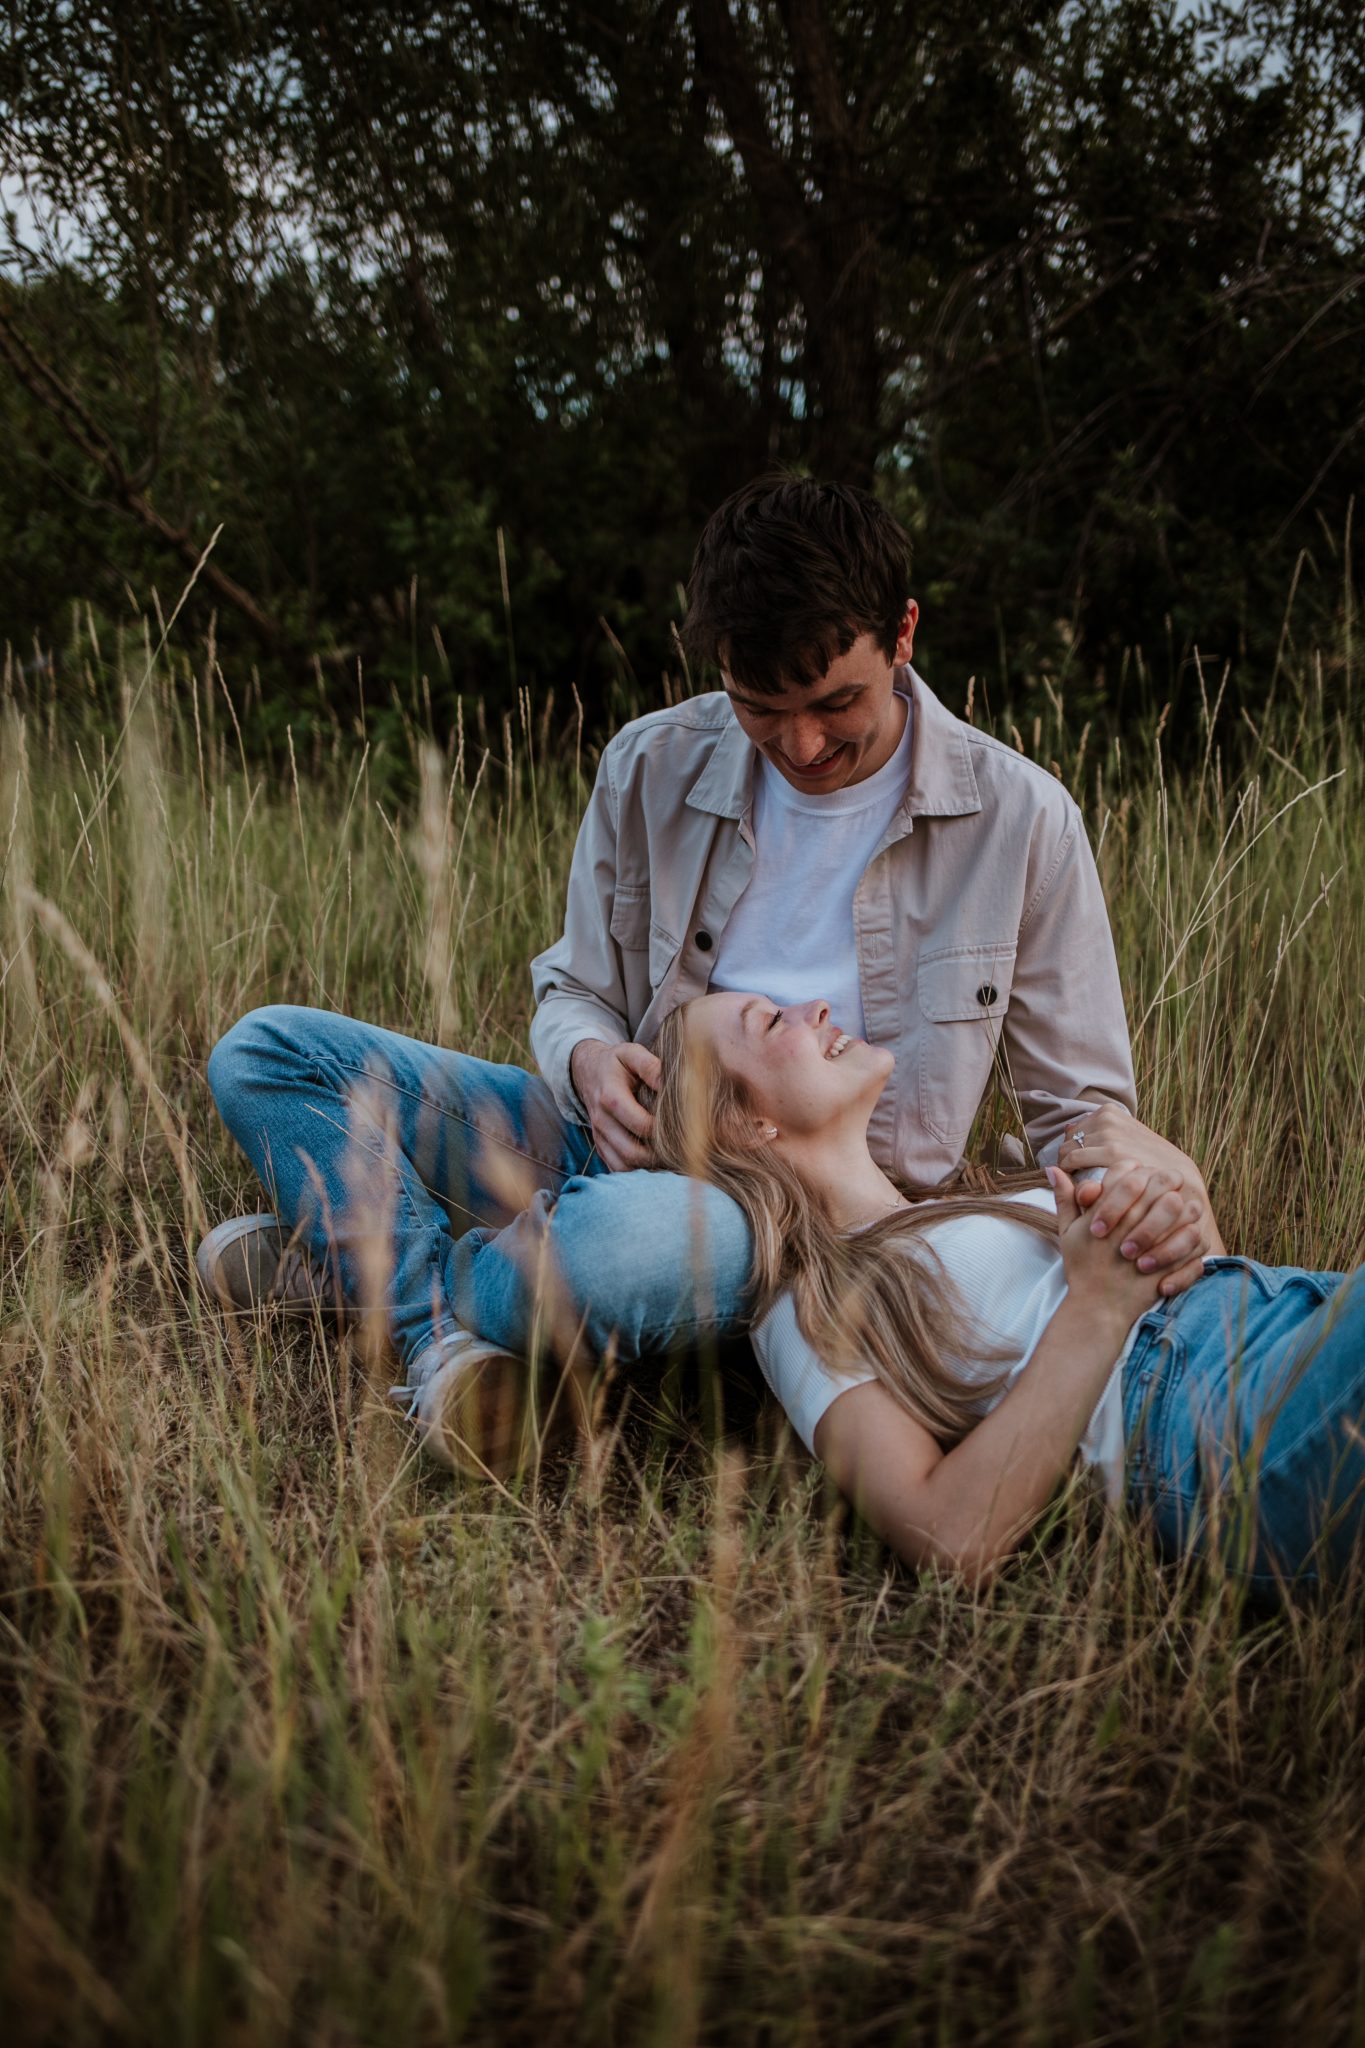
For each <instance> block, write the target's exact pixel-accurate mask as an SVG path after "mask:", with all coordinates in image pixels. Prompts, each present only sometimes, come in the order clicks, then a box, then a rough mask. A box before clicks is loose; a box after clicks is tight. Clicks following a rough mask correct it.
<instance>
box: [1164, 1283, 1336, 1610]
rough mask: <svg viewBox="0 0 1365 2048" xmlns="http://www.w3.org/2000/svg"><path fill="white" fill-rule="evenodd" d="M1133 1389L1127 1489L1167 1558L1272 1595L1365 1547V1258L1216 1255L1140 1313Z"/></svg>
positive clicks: (1310, 1580) (1329, 1572)
mask: <svg viewBox="0 0 1365 2048" xmlns="http://www.w3.org/2000/svg"><path fill="white" fill-rule="evenodd" d="M1123 1394H1124V1418H1125V1427H1126V1434H1127V1439H1128V1468H1127V1480H1128V1498H1129V1501H1130V1503H1131V1504H1132V1505H1133V1506H1135V1507H1137V1508H1140V1509H1146V1510H1150V1513H1151V1516H1152V1520H1153V1523H1154V1526H1155V1532H1156V1536H1157V1540H1158V1542H1159V1544H1160V1546H1161V1548H1162V1550H1163V1551H1164V1552H1166V1553H1167V1554H1170V1555H1178V1554H1180V1553H1182V1552H1184V1551H1187V1550H1194V1551H1195V1552H1197V1553H1199V1554H1200V1555H1205V1556H1207V1555H1209V1554H1210V1553H1211V1552H1214V1551H1215V1550H1216V1552H1217V1554H1218V1556H1219V1557H1220V1559H1221V1560H1222V1562H1223V1563H1224V1564H1225V1565H1226V1566H1227V1568H1228V1570H1229V1571H1230V1572H1231V1573H1232V1574H1234V1575H1235V1576H1236V1577H1237V1578H1239V1579H1243V1580H1246V1581H1248V1582H1249V1583H1250V1584H1251V1585H1252V1586H1254V1587H1256V1588H1259V1589H1261V1590H1263V1591H1265V1592H1274V1591H1275V1590H1277V1589H1278V1588H1279V1587H1280V1585H1281V1583H1282V1582H1283V1581H1289V1582H1290V1583H1291V1584H1292V1585H1295V1586H1302V1587H1305V1588H1309V1587H1312V1586H1314V1585H1316V1584H1317V1583H1319V1582H1320V1581H1323V1580H1327V1579H1331V1578H1337V1577H1339V1576H1340V1575H1341V1574H1342V1573H1343V1572H1344V1571H1345V1570H1346V1568H1347V1565H1348V1562H1349V1560H1350V1558H1351V1555H1352V1552H1353V1551H1356V1550H1357V1549H1358V1546H1365V1267H1360V1268H1358V1269H1357V1270H1356V1271H1355V1272H1354V1273H1349V1274H1342V1273H1310V1272H1306V1271H1304V1270H1303V1269H1302V1268H1300V1267H1297V1266H1262V1265H1259V1264H1257V1262H1256V1261H1255V1260H1254V1259H1240V1258H1221V1259H1216V1260H1213V1261H1211V1262H1210V1265H1209V1268H1208V1270H1207V1271H1206V1272H1205V1274H1204V1277H1203V1279H1202V1280H1199V1281H1196V1283H1195V1285H1194V1286H1193V1287H1192V1288H1190V1290H1189V1291H1188V1293H1186V1294H1182V1295H1179V1296H1177V1297H1176V1299H1175V1300H1174V1301H1172V1302H1169V1303H1162V1304H1161V1305H1160V1306H1159V1307H1158V1308H1155V1309H1153V1310H1152V1311H1151V1312H1150V1314H1148V1315H1146V1316H1144V1317H1143V1319H1142V1323H1141V1326H1140V1328H1139V1331H1138V1336H1137V1340H1136V1342H1135V1344H1134V1346H1133V1349H1132V1351H1131V1352H1130V1353H1129V1355H1128V1359H1127V1362H1126V1364H1125V1366H1124V1373H1123ZM1360 1563H1361V1565H1362V1566H1363V1567H1365V1548H1361V1550H1360Z"/></svg>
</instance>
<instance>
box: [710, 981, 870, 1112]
mask: <svg viewBox="0 0 1365 2048" xmlns="http://www.w3.org/2000/svg"><path fill="white" fill-rule="evenodd" d="M685 1029H686V1034H687V1041H688V1044H689V1045H690V1046H693V1047H696V1048H698V1049H699V1050H701V1051H702V1052H704V1053H705V1054H707V1055H709V1056H710V1057H711V1058H712V1059H714V1060H715V1061H716V1062H717V1064H718V1065H719V1066H720V1067H721V1068H722V1069H723V1071H724V1072H725V1073H727V1074H730V1075H732V1076H733V1077H734V1078H735V1079H736V1080H737V1081H740V1082H741V1083H742V1084H743V1085H744V1087H745V1088H746V1089H747V1091H748V1095H749V1099H750V1101H751V1102H752V1104H753V1107H754V1111H755V1113H756V1114H757V1115H758V1116H759V1117H761V1118H764V1119H766V1121H767V1122H769V1123H773V1124H776V1126H777V1128H778V1131H779V1133H780V1134H781V1135H782V1136H783V1137H811V1136H816V1135H818V1134H819V1133H820V1132H822V1131H824V1130H826V1129H830V1128H832V1127H833V1126H834V1125H836V1124H837V1123H839V1122H841V1121H842V1120H843V1119H845V1118H846V1117H848V1116H849V1115H850V1113H851V1112H853V1111H855V1110H858V1111H865V1112H866V1114H868V1115H870V1114H871V1111H872V1106H873V1104H874V1103H875V1102H876V1100H877V1097H878V1096H879V1095H880V1094H881V1092H882V1089H883V1088H884V1087H885V1086H886V1082H887V1078H888V1076H889V1075H890V1072H891V1069H892V1067H893V1066H894V1065H895V1063H896V1061H895V1055H894V1053H891V1052H888V1051H887V1050H886V1048H885V1047H884V1046H879V1045H868V1044H867V1043H866V1041H865V1040H863V1039H861V1038H851V1037H849V1035H848V1034H847V1033H846V1032H845V1031H843V1030H842V1029H841V1028H840V1026H839V1023H838V1021H837V1020H836V1019H833V1018H831V1016H830V1012H829V1004H828V1003H826V1002H822V1001H819V1000H816V1001H814V1002H809V1003H799V1004H795V1005H792V1004H787V1005H785V1006H783V1007H779V1006H778V1005H777V1004H776V1003H773V1002H769V1000H768V998H767V997H766V996H758V995H742V994H740V993H738V992H737V991H729V990H727V991H725V992H724V993H717V994H715V995H709V996H698V997H697V998H696V1000H695V1001H693V1002H691V1003H689V1004H688V1006H687V1016H686V1023H685Z"/></svg>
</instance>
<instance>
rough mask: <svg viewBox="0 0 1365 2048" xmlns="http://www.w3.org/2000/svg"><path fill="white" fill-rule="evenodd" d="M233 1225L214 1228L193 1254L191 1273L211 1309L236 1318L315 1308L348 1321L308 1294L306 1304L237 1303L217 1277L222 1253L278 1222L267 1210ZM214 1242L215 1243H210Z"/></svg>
mask: <svg viewBox="0 0 1365 2048" xmlns="http://www.w3.org/2000/svg"><path fill="white" fill-rule="evenodd" d="M237 1223H238V1227H237V1229H236V1230H229V1229H228V1227H227V1226H226V1225H224V1224H218V1225H216V1226H215V1228H214V1229H213V1230H212V1231H210V1232H209V1233H208V1235H207V1236H206V1237H205V1238H203V1240H202V1241H201V1243H200V1244H199V1246H198V1248H197V1250H196V1251H195V1254H194V1270H195V1273H196V1275H197V1276H198V1280H199V1284H200V1286H201V1287H202V1289H203V1291H204V1293H205V1294H206V1295H207V1296H208V1299H209V1300H210V1301H211V1302H212V1303H213V1304H214V1306H215V1307H217V1308H221V1309H223V1310H224V1311H225V1312H226V1313H227V1314H228V1315H236V1316H251V1315H256V1314H257V1313H258V1312H260V1311H262V1310H267V1309H268V1310H270V1311H271V1312H272V1313H273V1314H275V1315H283V1316H301V1317H311V1316H312V1314H313V1311H314V1309H317V1310H319V1311H320V1312H321V1313H322V1314H323V1315H325V1316H330V1317H333V1318H335V1317H337V1316H338V1315H340V1317H341V1320H342V1321H343V1322H344V1323H347V1324H349V1323H350V1322H351V1320H352V1317H351V1312H350V1310H349V1309H345V1308H343V1309H340V1310H338V1309H337V1307H336V1306H335V1304H333V1303H331V1302H325V1301H323V1300H322V1299H321V1298H320V1297H315V1296H311V1295H310V1296H309V1297H308V1299H307V1300H306V1301H304V1300H299V1299H298V1298H297V1297H295V1298H294V1299H292V1300H291V1299H286V1300H284V1301H271V1300H270V1299H269V1298H268V1297H267V1298H265V1299H263V1300H260V1301H256V1300H252V1301H240V1300H238V1298H237V1296H236V1295H235V1294H234V1293H233V1292H232V1290H231V1289H230V1288H229V1287H228V1285H227V1283H226V1282H225V1281H224V1280H222V1279H221V1278H220V1273H219V1268H220V1265H221V1261H222V1258H223V1255H224V1253H225V1252H226V1251H228V1250H229V1249H230V1248H231V1247H232V1246H233V1245H234V1244H237V1243H238V1242H239V1241H240V1240H241V1239H242V1238H244V1237H247V1236H249V1235H250V1234H251V1233H252V1232H253V1231H257V1230H261V1229H263V1228H264V1227H265V1226H266V1225H267V1224H273V1225H274V1226H275V1228H276V1229H278V1228H279V1220H278V1218H277V1217H275V1216H273V1215H272V1214H271V1213H270V1212H269V1211H268V1210H261V1211H259V1212H258V1213H257V1214H256V1215H254V1216H243V1217H241V1218H239V1219H237ZM215 1239H216V1240H217V1241H216V1242H212V1241H213V1240H215Z"/></svg>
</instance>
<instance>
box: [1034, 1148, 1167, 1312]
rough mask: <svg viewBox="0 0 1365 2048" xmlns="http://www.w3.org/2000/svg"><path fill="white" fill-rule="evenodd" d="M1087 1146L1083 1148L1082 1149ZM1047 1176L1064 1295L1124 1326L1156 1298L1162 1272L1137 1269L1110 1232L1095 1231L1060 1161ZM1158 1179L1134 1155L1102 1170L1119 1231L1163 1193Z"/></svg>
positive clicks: (1129, 1229) (1128, 1229)
mask: <svg viewBox="0 0 1365 2048" xmlns="http://www.w3.org/2000/svg"><path fill="white" fill-rule="evenodd" d="M1089 1149H1090V1148H1089V1146H1086V1147H1085V1150H1086V1151H1089ZM1047 1177H1048V1180H1049V1181H1050V1182H1051V1184H1052V1192H1053V1194H1054V1195H1055V1196H1056V1198H1057V1238H1058V1242H1059V1244H1060V1245H1061V1251H1062V1265H1063V1267H1064V1268H1065V1271H1066V1288H1067V1293H1068V1295H1069V1296H1070V1297H1071V1298H1072V1299H1073V1300H1075V1301H1077V1302H1079V1303H1081V1304H1082V1305H1084V1306H1085V1307H1086V1308H1087V1309H1088V1310H1090V1311H1091V1312H1092V1313H1094V1314H1096V1315H1098V1316H1101V1317H1105V1318H1108V1319H1109V1320H1111V1321H1112V1322H1113V1323H1114V1325H1115V1328H1116V1329H1121V1330H1127V1329H1128V1327H1129V1325H1130V1324H1132V1323H1135V1322H1136V1321H1137V1319H1138V1317H1139V1316H1140V1315H1142V1314H1144V1313H1145V1312H1146V1310H1147V1309H1149V1308H1153V1307H1154V1306H1155V1305H1156V1303H1157V1302H1158V1301H1159V1300H1160V1299H1161V1287H1162V1276H1161V1275H1160V1274H1159V1273H1155V1272H1150V1273H1146V1272H1143V1270H1142V1268H1141V1266H1140V1265H1139V1264H1138V1262H1137V1261H1136V1260H1135V1259H1125V1258H1124V1257H1123V1256H1122V1255H1121V1253H1120V1251H1119V1249H1118V1246H1117V1245H1116V1244H1115V1242H1114V1237H1113V1234H1112V1233H1111V1234H1110V1235H1108V1236H1105V1237H1096V1236H1095V1234H1094V1232H1093V1231H1092V1230H1091V1228H1090V1219H1089V1215H1088V1213H1087V1211H1086V1210H1084V1209H1083V1208H1082V1207H1081V1205H1080V1202H1079V1201H1078V1200H1077V1195H1078V1192H1081V1191H1078V1189H1077V1188H1076V1185H1075V1183H1074V1182H1073V1180H1072V1178H1071V1176H1070V1174H1069V1173H1066V1172H1064V1171H1063V1169H1062V1168H1061V1167H1060V1166H1050V1167H1049V1168H1048V1169H1047ZM1159 1178H1160V1176H1159V1175H1155V1174H1152V1173H1150V1172H1149V1171H1148V1169H1147V1168H1146V1167H1145V1166H1141V1165H1139V1164H1138V1163H1137V1162H1136V1161H1135V1160H1124V1161H1122V1162H1119V1163H1117V1164H1115V1165H1114V1166H1111V1167H1110V1169H1109V1171H1108V1173H1107V1174H1106V1175H1105V1180H1104V1194H1105V1196H1106V1198H1107V1199H1108V1201H1109V1203H1110V1206H1111V1210H1112V1212H1113V1213H1114V1214H1115V1215H1116V1216H1117V1217H1118V1221H1119V1224H1120V1225H1121V1226H1122V1229H1123V1231H1124V1232H1125V1233H1131V1232H1132V1231H1133V1230H1135V1229H1136V1228H1137V1227H1138V1226H1139V1224H1140V1223H1141V1221H1142V1219H1143V1217H1144V1216H1145V1215H1147V1214H1148V1213H1149V1212H1150V1211H1151V1209H1152V1208H1153V1206H1154V1205H1155V1204H1157V1203H1158V1202H1160V1201H1161V1200H1162V1199H1163V1198H1164V1194H1165V1190H1164V1189H1160V1190H1158V1189H1155V1188H1154V1185H1153V1183H1154V1182H1155V1181H1156V1180H1157V1179H1159ZM1124 1242H1127V1235H1125V1238H1124Z"/></svg>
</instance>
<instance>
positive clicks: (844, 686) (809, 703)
mask: <svg viewBox="0 0 1365 2048" xmlns="http://www.w3.org/2000/svg"><path fill="white" fill-rule="evenodd" d="M866 688H867V684H866V683H840V684H839V685H838V687H837V688H836V689H833V690H827V691H826V692H825V694H824V696H823V697H808V698H807V699H806V704H805V709H806V710H807V711H821V710H823V709H824V707H825V705H826V704H828V703H829V701H830V699H831V698H833V697H848V696H853V697H861V695H862V693H863V691H864V690H865V689H866ZM726 695H727V696H728V697H729V698H730V699H731V700H732V701H733V702H734V703H736V704H742V705H743V706H744V708H745V710H746V711H766V710H767V708H768V703H769V701H770V700H769V699H766V698H763V697H750V696H747V695H746V694H745V692H744V691H743V690H737V689H736V688H735V687H734V685H733V683H727V684H726Z"/></svg>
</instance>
